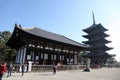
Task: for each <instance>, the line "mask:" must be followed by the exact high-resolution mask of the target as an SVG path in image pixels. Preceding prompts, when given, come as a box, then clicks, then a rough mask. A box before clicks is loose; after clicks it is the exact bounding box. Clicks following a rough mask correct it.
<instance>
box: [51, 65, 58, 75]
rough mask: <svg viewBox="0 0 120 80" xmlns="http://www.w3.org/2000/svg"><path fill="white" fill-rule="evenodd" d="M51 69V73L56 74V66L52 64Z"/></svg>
mask: <svg viewBox="0 0 120 80" xmlns="http://www.w3.org/2000/svg"><path fill="white" fill-rule="evenodd" d="M52 69H53V74H56V69H57V66H55V65H53V66H52Z"/></svg>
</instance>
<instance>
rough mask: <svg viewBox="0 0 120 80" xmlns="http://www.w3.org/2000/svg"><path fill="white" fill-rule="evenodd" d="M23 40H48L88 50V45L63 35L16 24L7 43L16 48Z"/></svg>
mask: <svg viewBox="0 0 120 80" xmlns="http://www.w3.org/2000/svg"><path fill="white" fill-rule="evenodd" d="M22 38H32V39H33V40H34V39H38V40H41V39H42V40H47V41H51V42H56V43H61V44H66V45H71V46H76V47H81V48H87V46H86V45H84V44H81V43H79V42H76V41H74V40H72V39H69V38H67V37H65V36H63V35H59V34H55V33H52V32H48V31H45V30H42V29H39V28H37V27H34V28H30V29H24V28H22V27H21V26H20V25H19V26H18V25H16V24H15V28H14V31H13V33H12V35H11V37H10V39H9V40H8V42H7V43H6V45H7V46H11V47H13V48H14V47H15V45H16V43H18V41H20V40H21V39H22Z"/></svg>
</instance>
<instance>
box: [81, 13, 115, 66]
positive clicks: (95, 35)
mask: <svg viewBox="0 0 120 80" xmlns="http://www.w3.org/2000/svg"><path fill="white" fill-rule="evenodd" d="M107 30H108V29H106V28H104V27H103V26H102V25H101V24H96V23H95V19H94V14H93V24H92V25H91V26H90V27H88V28H86V29H83V31H84V32H85V33H87V35H83V37H84V38H86V39H88V41H83V43H85V44H86V45H89V51H90V53H88V54H87V55H84V56H83V57H84V58H86V57H89V58H90V59H91V63H94V64H101V63H102V64H103V63H106V61H107V59H108V58H110V57H112V55H110V54H108V53H107V52H106V51H108V50H111V49H113V48H110V47H107V46H106V44H107V43H110V42H111V41H108V40H106V39H105V38H106V37H109V35H107V34H106V33H105V31H107Z"/></svg>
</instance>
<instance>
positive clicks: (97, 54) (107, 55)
mask: <svg viewBox="0 0 120 80" xmlns="http://www.w3.org/2000/svg"><path fill="white" fill-rule="evenodd" d="M101 56H102V57H112V56H113V55H110V54H108V53H107V52H98V53H88V54H86V55H83V57H101Z"/></svg>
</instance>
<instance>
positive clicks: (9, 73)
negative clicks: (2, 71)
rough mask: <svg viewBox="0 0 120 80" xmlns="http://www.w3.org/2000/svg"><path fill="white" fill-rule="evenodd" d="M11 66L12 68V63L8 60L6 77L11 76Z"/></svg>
mask: <svg viewBox="0 0 120 80" xmlns="http://www.w3.org/2000/svg"><path fill="white" fill-rule="evenodd" d="M12 68H13V64H12V62H10V63H9V64H8V66H7V71H8V74H7V77H9V76H11V74H12Z"/></svg>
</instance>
